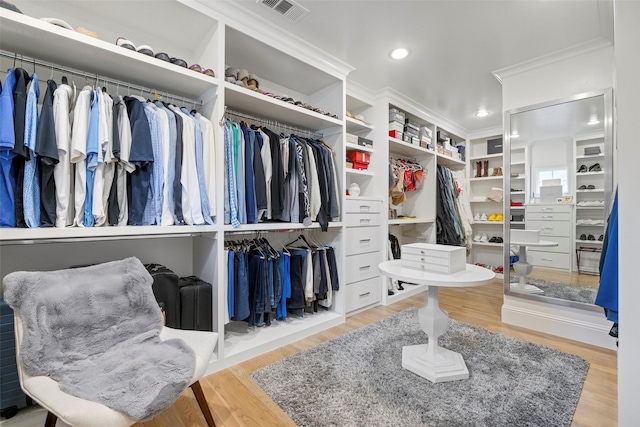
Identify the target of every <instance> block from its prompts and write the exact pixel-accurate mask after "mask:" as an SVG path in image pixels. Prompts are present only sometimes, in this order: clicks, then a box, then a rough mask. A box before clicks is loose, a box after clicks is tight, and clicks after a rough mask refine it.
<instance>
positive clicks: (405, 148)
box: [389, 138, 436, 157]
mask: <svg viewBox="0 0 640 427" xmlns="http://www.w3.org/2000/svg"><path fill="white" fill-rule="evenodd" d="M389 154H392V155H393V154H399V155H401V156H406V157H415V156H423V155H425V154H426V155H431V156H435V155H436V152H435V151H433V150H427V149H426V148H424V147H420V146H419V145H414V144H410V143H408V142H404V141H402V140H400V139H397V138H389Z"/></svg>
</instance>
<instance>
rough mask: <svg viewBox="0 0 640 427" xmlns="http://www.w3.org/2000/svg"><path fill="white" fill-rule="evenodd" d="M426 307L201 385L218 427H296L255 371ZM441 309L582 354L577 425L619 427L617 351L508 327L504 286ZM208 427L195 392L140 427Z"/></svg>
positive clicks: (404, 304)
mask: <svg viewBox="0 0 640 427" xmlns="http://www.w3.org/2000/svg"><path fill="white" fill-rule="evenodd" d="M425 303H426V296H425V294H424V293H423V294H420V295H417V296H414V297H411V298H407V299H406V300H403V301H400V302H398V303H396V304H393V305H391V306H387V307H385V306H380V307H376V308H373V309H371V310H367V311H365V312H362V313H359V314H357V315H355V316H352V317H349V318H348V319H347V322H346V323H345V324H343V325H339V326H336V327H334V328H331V329H329V330H326V331H323V332H321V333H318V334H316V335H313V336H311V337H309V338H306V339H304V340H301V341H298V342H295V343H293V344H290V345H287V346H285V347H282V348H279V349H277V350H274V351H272V352H270V353H267V354H265V355H262V356H259V357H256V358H254V359H251V360H248V361H246V362H243V363H241V364H238V365H236V366H233V367H231V368H228V369H225V370H223V371H220V372H217V373H215V374H213V375H209V376H208V377H206V378H204V379H203V380H202V381H201V383H202V388H203V390H204V393H205V396H207V400H208V402H209V406H210V408H211V411H212V413H213V417H214V419H215V421H216V424H217V425H218V426H219V427H243V426H260V427H271V426H273V427H278V426H292V427H293V426H295V423H294V422H293V421H292V420H291V419H290V418H289V417H288V416H287V415H286V414H285V413H284V412H283V411H282V410H281V409H280V408H279V407H278V406H277V405H276V404H275V403H274V402H273V401H272V400H271V399H269V397H268V396H267V395H266V394H265V393H264V392H263V391H262V389H260V388H259V387H258V386H257V385H256V384H255V383H254V382H253V381H252V380H251V377H250V375H251V373H252V372H253V371H255V370H256V369H259V368H261V367H263V366H266V365H269V364H271V363H274V362H276V361H278V360H280V359H282V358H285V357H287V356H289V355H291V354H294V353H297V352H299V351H302V350H304V349H307V348H310V347H313V346H315V345H318V344H319V343H322V342H324V341H327V340H330V339H332V338H335V337H337V336H340V335H342V334H344V333H347V332H350V331H352V330H355V329H358V328H361V327H363V326H365V325H368V324H370V323H373V322H375V321H377V320H380V319H383V318H385V317H387V316H390V315H392V314H395V313H397V312H400V311H402V310H405V309H407V308H411V307H421V306H423V305H424V304H425ZM440 305H441V307H442V308H443V309H444V310H446V311H447V312H448V313H449V316H451V318H453V319H456V320H459V321H463V322H467V323H470V324H474V325H477V326H481V327H483V328H486V329H488V330H491V331H494V332H498V333H501V334H504V335H508V336H511V337H515V338H519V339H523V340H526V341H530V342H534V343H537V344H541V345H546V346H549V347H552V348H555V349H558V350H560V351H564V352H567V353H572V354H576V355H578V356H580V357H582V358H584V359H586V360H587V361H589V362H590V364H591V365H590V368H589V372H588V374H587V379H586V381H585V383H584V387H583V390H582V394H581V396H580V401H579V402H578V406H577V408H576V412H575V415H574V420H573V423H572V424H571V425H572V427H596V426H607V427H613V426H616V425H617V402H618V400H617V367H616V353H615V352H614V351H611V350H606V349H602V348H599V347H595V346H591V345H587V344H583V343H579V342H575V341H571V340H566V339H563V338H558V337H554V336H551V335H546V334H542V333H538V332H535V331H530V330H527V329H522V328H518V327H513V326H509V325H504V324H502V322H501V321H500V310H501V306H502V282H501V281H496V282H494V283H493V284H492V285H489V286H483V287H477V288H460V289H441V291H440ZM612 339H613V338H612ZM398 363H400V362H398ZM523 421H524V420H523ZM203 425H206V424H205V422H204V417H203V416H202V413H201V412H200V409H199V408H198V404H197V402H196V399H195V397H194V396H193V393H192V392H191V390H189V389H188V390H187V391H185V393H183V395H182V396H181V397H180V399H179V400H178V402H176V404H174V405H173V406H172V407H171V408H169V409H168V410H166V411H165V412H164V413H162V414H161V415H159V416H158V417H156V418H154V419H153V420H151V421H148V422H145V423H141V424H137V425H136V426H138V427H140V426H144V427H165V426H166V427H183V426H203ZM550 427H551V426H550Z"/></svg>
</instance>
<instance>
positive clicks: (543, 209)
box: [542, 208, 553, 212]
mask: <svg viewBox="0 0 640 427" xmlns="http://www.w3.org/2000/svg"><path fill="white" fill-rule="evenodd" d="M542 211H543V212H548V211H551V212H553V208H542Z"/></svg>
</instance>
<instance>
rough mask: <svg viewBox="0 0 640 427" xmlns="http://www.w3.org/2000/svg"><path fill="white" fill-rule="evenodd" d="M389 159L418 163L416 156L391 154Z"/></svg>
mask: <svg viewBox="0 0 640 427" xmlns="http://www.w3.org/2000/svg"><path fill="white" fill-rule="evenodd" d="M389 160H406V161H408V162H414V163H418V161H417V160H416V158H415V157H405V156H398V155H397V154H393V155H390V156H389Z"/></svg>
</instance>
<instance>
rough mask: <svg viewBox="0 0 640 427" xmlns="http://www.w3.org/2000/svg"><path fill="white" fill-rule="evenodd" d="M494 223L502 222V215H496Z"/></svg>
mask: <svg viewBox="0 0 640 427" xmlns="http://www.w3.org/2000/svg"><path fill="white" fill-rule="evenodd" d="M496 221H504V215H503V214H501V213H499V214H498V215H496Z"/></svg>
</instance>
